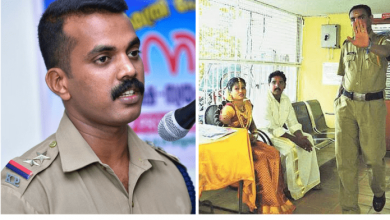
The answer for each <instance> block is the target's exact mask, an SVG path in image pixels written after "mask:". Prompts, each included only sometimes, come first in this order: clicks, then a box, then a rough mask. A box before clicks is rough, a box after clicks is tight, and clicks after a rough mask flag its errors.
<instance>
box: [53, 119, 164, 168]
mask: <svg viewBox="0 0 390 220" xmlns="http://www.w3.org/2000/svg"><path fill="white" fill-rule="evenodd" d="M56 140H57V146H58V150H59V153H60V157H61V163H62V169H63V171H64V172H72V171H75V170H78V169H81V168H83V167H86V166H88V165H90V164H92V163H96V162H97V163H100V164H102V162H101V161H100V159H99V158H98V157H97V155H96V154H95V152H94V151H93V150H92V148H91V147H90V146H89V145H88V143H87V142H86V141H85V140H84V138H83V137H82V136H81V134H80V132H79V131H78V130H77V128H76V127H75V126H74V125H73V123H72V121H71V120H70V119H69V117H68V115H67V114H66V112H64V115H63V117H62V119H61V122H60V125H59V127H58V130H57V133H56ZM127 142H128V143H127V144H128V147H129V152H130V162H132V163H134V164H136V165H139V166H140V167H143V166H145V163H144V162H143V161H145V160H159V161H164V159H163V158H162V156H161V155H160V154H158V153H157V152H156V151H155V150H154V149H153V148H152V147H151V146H149V145H148V144H146V143H145V142H144V141H142V140H141V139H140V138H139V137H138V136H137V135H136V134H135V132H134V131H133V130H132V129H131V128H130V127H128V141H127ZM145 168H146V167H145Z"/></svg>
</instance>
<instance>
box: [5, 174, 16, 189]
mask: <svg viewBox="0 0 390 220" xmlns="http://www.w3.org/2000/svg"><path fill="white" fill-rule="evenodd" d="M5 182H7V183H9V184H11V185H14V186H16V187H19V183H20V178H19V177H18V176H15V175H12V174H10V173H7V177H6V178H5Z"/></svg>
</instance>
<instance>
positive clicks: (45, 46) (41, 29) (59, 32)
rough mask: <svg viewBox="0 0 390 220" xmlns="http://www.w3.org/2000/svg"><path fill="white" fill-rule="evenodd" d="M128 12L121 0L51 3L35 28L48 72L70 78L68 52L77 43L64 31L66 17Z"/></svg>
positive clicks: (65, 0)
mask: <svg viewBox="0 0 390 220" xmlns="http://www.w3.org/2000/svg"><path fill="white" fill-rule="evenodd" d="M127 9H128V7H127V4H126V2H125V1H124V0H57V1H55V2H53V3H51V4H50V5H49V7H48V8H47V9H46V11H45V12H44V13H43V15H42V17H41V19H40V21H39V25H38V39H39V47H40V49H41V53H42V57H43V60H44V61H45V65H46V68H47V70H49V69H50V68H53V67H59V68H61V69H62V70H63V71H64V72H65V73H66V74H67V76H68V77H70V76H71V68H70V53H71V51H72V50H73V49H74V47H75V46H76V44H77V41H76V39H74V38H72V37H71V36H68V35H66V34H65V32H64V30H63V28H64V21H65V19H66V18H67V17H68V16H70V15H75V14H91V13H94V12H112V13H122V12H125V11H126V10H127Z"/></svg>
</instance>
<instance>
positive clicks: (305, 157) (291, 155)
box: [260, 71, 320, 199]
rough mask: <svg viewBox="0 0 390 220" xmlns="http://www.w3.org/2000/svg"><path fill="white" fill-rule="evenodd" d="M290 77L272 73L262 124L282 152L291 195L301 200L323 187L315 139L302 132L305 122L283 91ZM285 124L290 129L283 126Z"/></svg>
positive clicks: (279, 72)
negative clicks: (300, 121) (301, 121)
mask: <svg viewBox="0 0 390 220" xmlns="http://www.w3.org/2000/svg"><path fill="white" fill-rule="evenodd" d="M286 80H287V79H286V76H285V75H284V73H283V72H281V71H275V72H273V73H271V74H270V75H269V77H268V84H269V92H268V94H267V98H266V105H265V106H264V108H265V109H264V113H263V115H262V118H261V119H262V124H261V126H260V127H263V128H266V129H267V130H268V132H269V133H270V134H271V140H272V143H273V145H274V146H275V147H276V149H278V150H279V152H280V154H281V159H282V167H283V168H284V176H285V180H286V182H287V187H288V190H289V191H290V193H291V197H292V198H293V199H299V198H302V196H303V195H304V194H305V193H306V192H308V191H309V190H310V189H312V188H313V187H316V188H318V189H319V188H320V185H319V184H320V172H319V168H318V163H317V155H316V152H315V149H314V147H313V139H312V137H311V136H310V135H309V134H306V133H303V132H302V125H301V124H299V123H298V121H297V118H296V115H295V112H294V109H293V108H292V105H291V101H290V99H289V98H288V97H287V96H286V95H284V94H283V90H284V89H285V88H286ZM284 124H286V125H287V128H288V130H286V129H285V128H284V127H283V125H284ZM317 185H318V186H317Z"/></svg>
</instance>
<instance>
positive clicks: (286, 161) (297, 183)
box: [271, 133, 320, 200]
mask: <svg viewBox="0 0 390 220" xmlns="http://www.w3.org/2000/svg"><path fill="white" fill-rule="evenodd" d="M303 135H305V136H306V137H307V138H308V140H309V141H310V142H311V143H312V145H313V146H314V144H313V138H312V137H311V135H309V134H307V133H303ZM271 140H272V143H273V145H274V147H275V148H276V149H278V150H279V152H280V157H281V158H280V159H281V163H282V168H283V174H284V181H285V183H286V184H287V187H288V190H289V191H290V193H291V196H292V197H293V198H294V199H295V200H297V199H300V198H302V197H303V195H305V193H306V192H308V191H309V190H310V189H312V188H313V187H314V186H316V185H318V184H319V183H320V171H319V168H318V163H317V155H316V151H315V148H314V147H312V149H313V150H312V151H311V152H307V151H305V150H304V149H302V148H301V147H299V146H298V145H296V144H295V143H294V142H292V141H290V140H289V139H287V138H284V137H273V138H272V139H271Z"/></svg>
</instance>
